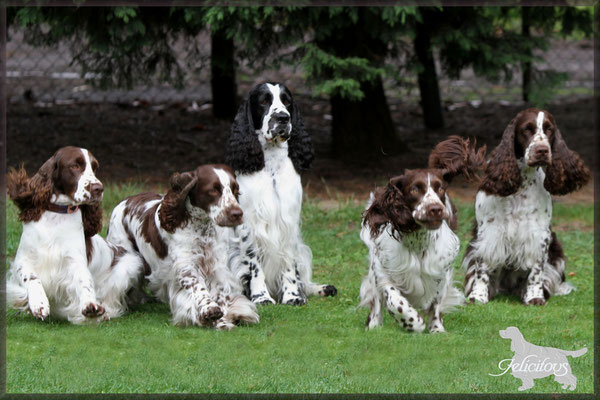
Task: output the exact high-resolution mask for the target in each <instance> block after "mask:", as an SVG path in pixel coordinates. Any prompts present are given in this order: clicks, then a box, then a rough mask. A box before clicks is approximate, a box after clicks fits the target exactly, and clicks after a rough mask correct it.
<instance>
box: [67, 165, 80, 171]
mask: <svg viewBox="0 0 600 400" xmlns="http://www.w3.org/2000/svg"><path fill="white" fill-rule="evenodd" d="M69 168H71V169H74V170H77V169H81V166H80V165H79V164H71V165H70V166H69Z"/></svg>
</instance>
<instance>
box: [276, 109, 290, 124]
mask: <svg viewBox="0 0 600 400" xmlns="http://www.w3.org/2000/svg"><path fill="white" fill-rule="evenodd" d="M273 119H275V121H277V123H279V124H287V123H288V122H290V115H289V114H287V113H284V112H278V113H275V114H273Z"/></svg>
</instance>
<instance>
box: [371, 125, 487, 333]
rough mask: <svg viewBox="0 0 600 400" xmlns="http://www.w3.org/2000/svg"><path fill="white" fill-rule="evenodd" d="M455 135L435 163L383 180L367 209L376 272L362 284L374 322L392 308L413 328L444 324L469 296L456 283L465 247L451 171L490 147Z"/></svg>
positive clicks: (466, 170) (465, 168) (472, 166)
mask: <svg viewBox="0 0 600 400" xmlns="http://www.w3.org/2000/svg"><path fill="white" fill-rule="evenodd" d="M474 147H475V146H473V149H471V148H470V147H469V141H468V140H464V139H462V138H460V137H458V136H452V137H450V138H448V139H447V140H445V141H443V142H441V143H439V144H438V145H437V146H436V147H435V149H434V150H433V151H432V152H431V155H430V157H429V168H427V169H415V170H406V171H405V172H404V174H402V175H400V176H396V177H393V178H391V179H390V181H389V183H388V184H387V186H386V187H384V188H377V190H376V191H375V193H371V197H370V199H369V202H368V204H367V208H366V210H365V212H364V214H363V221H362V229H361V231H360V238H361V239H362V241H363V242H364V243H365V244H366V245H367V247H368V248H369V258H370V265H369V273H368V274H367V276H366V277H365V278H364V280H363V282H362V285H361V288H360V299H361V303H360V305H361V306H364V307H368V308H369V309H370V313H369V316H368V318H367V323H366V325H367V329H372V328H375V327H377V326H380V325H382V323H383V310H382V309H387V311H388V312H389V313H390V314H391V315H392V316H393V317H394V318H395V319H396V320H397V322H398V323H400V324H401V325H402V326H403V327H404V328H405V329H406V330H408V331H415V332H422V331H424V330H425V321H424V319H423V317H422V316H421V314H420V313H419V310H424V311H426V312H427V313H428V314H429V322H428V324H429V332H432V333H434V332H444V331H445V329H444V325H443V320H442V313H446V312H449V311H451V310H452V309H453V308H454V307H455V306H457V305H460V304H462V303H463V295H462V293H460V291H459V290H458V289H457V288H455V287H454V286H453V276H454V269H453V267H452V262H453V261H454V259H455V258H456V256H457V255H458V250H459V244H460V243H459V239H458V236H457V235H456V234H455V233H454V230H456V228H457V225H458V222H457V216H456V209H455V208H454V205H453V204H452V202H451V201H450V196H449V195H448V193H447V191H446V190H447V188H448V184H449V183H450V181H451V179H452V178H453V177H454V176H456V175H458V174H463V175H465V176H467V177H469V176H471V175H472V173H473V172H474V171H475V170H476V169H478V168H481V166H482V164H483V160H484V153H485V148H483V149H481V150H479V151H478V152H475V151H474Z"/></svg>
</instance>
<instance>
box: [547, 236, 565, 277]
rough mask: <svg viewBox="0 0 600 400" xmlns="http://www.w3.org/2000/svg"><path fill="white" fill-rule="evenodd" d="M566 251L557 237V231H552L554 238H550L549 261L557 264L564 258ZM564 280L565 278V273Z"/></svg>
mask: <svg viewBox="0 0 600 400" xmlns="http://www.w3.org/2000/svg"><path fill="white" fill-rule="evenodd" d="M564 258H565V253H564V252H563V249H562V245H561V244H560V242H559V241H558V238H557V237H556V233H554V232H552V239H551V240H550V246H549V247H548V263H549V264H552V265H555V264H556V263H557V262H558V261H559V260H560V259H563V260H564ZM562 280H563V281H564V280H565V277H564V275H563V277H562Z"/></svg>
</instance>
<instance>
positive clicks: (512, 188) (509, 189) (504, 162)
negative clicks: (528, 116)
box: [479, 115, 521, 196]
mask: <svg viewBox="0 0 600 400" xmlns="http://www.w3.org/2000/svg"><path fill="white" fill-rule="evenodd" d="M518 117H519V115H517V117H515V118H513V120H512V121H510V123H509V124H508V126H507V127H506V129H505V130H504V133H503V134H502V141H501V142H500V144H499V145H498V146H497V147H496V148H495V149H494V150H493V151H492V153H491V155H490V160H489V162H488V164H487V166H486V168H485V177H484V179H483V183H482V184H481V186H480V187H479V190H483V191H484V192H486V193H487V194H493V195H498V196H510V195H511V194H513V193H515V192H516V191H517V189H518V188H519V186H520V185H521V172H520V171H519V167H518V165H517V158H516V156H515V127H516V124H517V118H518Z"/></svg>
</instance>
